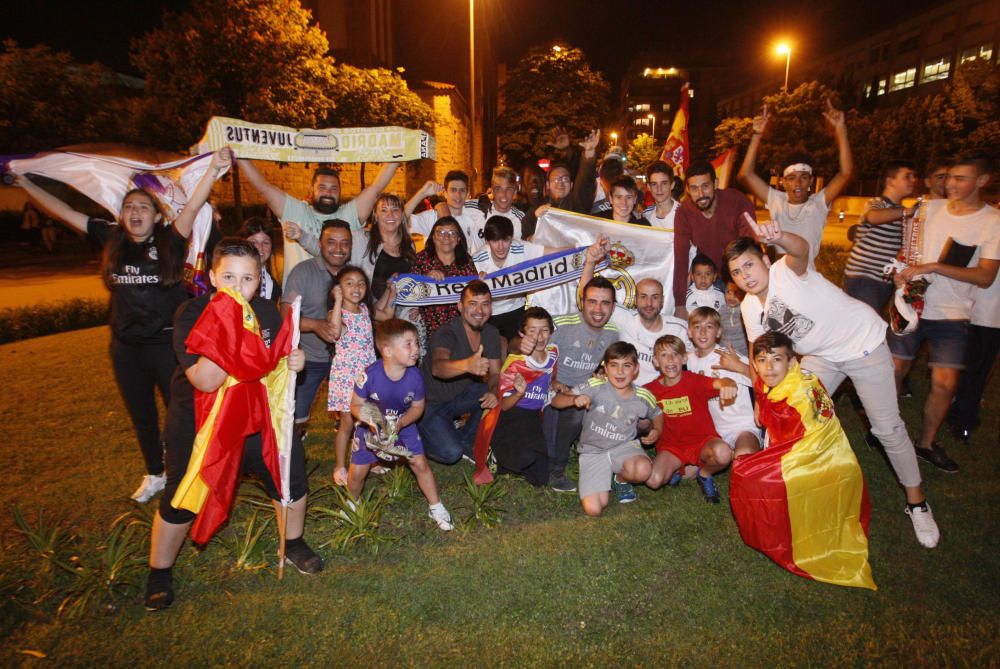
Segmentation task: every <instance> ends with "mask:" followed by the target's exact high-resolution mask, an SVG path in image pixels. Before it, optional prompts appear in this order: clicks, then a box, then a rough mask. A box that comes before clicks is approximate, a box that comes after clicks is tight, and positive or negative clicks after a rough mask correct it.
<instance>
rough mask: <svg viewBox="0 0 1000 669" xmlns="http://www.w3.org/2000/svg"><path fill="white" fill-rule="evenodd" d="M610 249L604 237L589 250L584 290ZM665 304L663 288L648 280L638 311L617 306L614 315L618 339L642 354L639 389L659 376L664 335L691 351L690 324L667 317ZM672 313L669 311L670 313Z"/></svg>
mask: <svg viewBox="0 0 1000 669" xmlns="http://www.w3.org/2000/svg"><path fill="white" fill-rule="evenodd" d="M608 247H609V240H608V238H607V237H606V236H605V235H601V236H600V237H599V238H598V240H597V242H595V243H594V245H593V246H591V247H590V248H589V249H587V258H586V260H585V261H584V265H583V274H582V275H581V276H580V285H581V286H586V285H587V284H588V283H589V282H590V280H591V279H592V278H593V277H594V267H595V266H596V265H597V263H599V262H600V261H601V260H603V259H604V256H606V255H607V254H608ZM582 301H583V300H582V299H581V302H582ZM663 302H664V294H663V284H662V283H660V282H659V281H657V280H656V279H653V278H645V279H642V280H641V281H639V282H638V283H637V284H636V285H635V310H634V311H633V310H631V309H626V308H625V307H623V306H621V305H619V304H616V305H615V308H614V311H613V312H612V313H611V323H612V324H613V325H614V326H615V327H617V328H618V333H619V338H620V339H621V340H622V341H627V342H629V343H630V344H632V345H633V346H635V350H636V351H637V352H638V354H639V377H638V378H637V379H636V380H635V384H636V385H638V386H644V385H646V384H647V383H649V382H650V381H652V380H653V379H656V378H659V376H660V374H659V372H658V371H657V369H656V367H654V366H653V345H654V344H655V343H656V340H657V339H659V338H660V337H662V336H664V335H674V336H675V337H677V338H678V339H680V340H681V341H683V342H684V345H685V346H687V347H688V348H692V345H691V340H690V339H689V338H688V331H687V330H688V326H687V323H686V322H685V321H683V320H681V319H679V318H674V317H673V316H664V315H663V312H664V309H663ZM669 311H671V309H668V310H667V312H668V313H669ZM692 350H693V348H692Z"/></svg>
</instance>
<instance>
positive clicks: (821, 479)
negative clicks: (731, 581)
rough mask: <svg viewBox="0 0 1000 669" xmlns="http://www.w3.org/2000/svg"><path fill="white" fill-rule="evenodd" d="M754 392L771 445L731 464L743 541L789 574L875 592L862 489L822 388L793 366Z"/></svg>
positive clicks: (868, 514)
mask: <svg viewBox="0 0 1000 669" xmlns="http://www.w3.org/2000/svg"><path fill="white" fill-rule="evenodd" d="M754 390H755V392H756V394H757V399H758V406H759V412H760V420H761V423H762V424H763V425H764V426H765V427H766V428H767V430H768V433H769V435H770V438H771V441H770V446H769V447H768V448H767V449H765V450H763V451H760V452H759V453H754V454H752V455H747V456H743V457H740V458H738V459H737V460H736V462H735V463H734V464H733V470H732V476H731V478H730V493H729V497H730V503H731V505H732V508H733V515H734V516H735V517H736V523H737V525H739V528H740V535H741V536H742V537H743V541H744V542H745V543H746V544H747V545H748V546H751V547H752V548H756V549H757V550H759V551H761V552H762V553H764V554H765V555H767V556H768V557H769V558H771V559H772V560H774V561H775V562H777V563H778V564H779V565H780V566H782V567H784V568H785V569H787V570H788V571H790V572H792V573H793V574H798V575H799V576H804V577H805V578H811V579H815V580H817V581H823V582H824V583H833V584H835V585H844V586H850V587H855V588H870V589H872V590H875V589H876V586H875V582H874V581H873V580H872V573H871V566H870V565H869V564H868V523H869V520H870V518H871V505H870V504H869V500H868V489H867V487H866V486H865V481H864V477H863V476H862V474H861V467H860V466H859V465H858V461H857V459H855V457H854V451H852V450H851V445H850V443H849V442H848V440H847V435H846V434H845V433H844V430H843V428H842V427H841V426H840V421H839V420H838V419H837V416H836V415H835V414H834V412H833V401H832V400H831V399H830V396H829V395H828V394H827V392H826V390H825V389H824V388H823V384H821V383H820V382H819V379H817V378H816V377H815V376H813V375H811V374H806V373H803V372H802V370H801V369H800V368H799V366H798V363H795V364H794V366H793V367H792V368H791V369H790V370H789V371H788V374H787V376H785V378H784V379H783V380H782V381H781V383H779V384H778V385H777V386H775V387H774V388H770V389H768V388H766V387H765V386H764V385H763V383H762V382H761V380H760V379H757V385H756V386H755V388H754Z"/></svg>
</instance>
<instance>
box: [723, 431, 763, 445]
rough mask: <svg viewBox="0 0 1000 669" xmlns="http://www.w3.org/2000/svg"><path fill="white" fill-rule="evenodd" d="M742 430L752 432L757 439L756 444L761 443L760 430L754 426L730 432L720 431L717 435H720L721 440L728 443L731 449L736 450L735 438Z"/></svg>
mask: <svg viewBox="0 0 1000 669" xmlns="http://www.w3.org/2000/svg"><path fill="white" fill-rule="evenodd" d="M744 432H749V433H750V434H752V435H753V436H754V437H755V438H756V439H757V444H758V445H762V443H761V440H760V430H758V429H757V428H755V427H754V428H750V429H745V430H733V431H731V432H720V433H719V436H720V437H722V441H724V442H726V443H727V444H729V448H731V449H732V450H736V440H737V439H738V438H739V436H740V435H741V434H743V433H744Z"/></svg>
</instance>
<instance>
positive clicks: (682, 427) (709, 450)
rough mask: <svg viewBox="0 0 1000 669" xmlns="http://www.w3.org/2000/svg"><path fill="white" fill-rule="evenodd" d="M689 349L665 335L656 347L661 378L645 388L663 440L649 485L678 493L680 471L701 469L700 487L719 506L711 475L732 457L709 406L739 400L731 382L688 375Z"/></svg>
mask: <svg viewBox="0 0 1000 669" xmlns="http://www.w3.org/2000/svg"><path fill="white" fill-rule="evenodd" d="M686 361H687V349H686V348H685V346H684V342H682V341H681V340H680V339H678V338H677V337H675V336H673V335H665V336H663V337H660V338H659V339H657V340H656V344H654V345H653V363H654V364H655V365H656V368H657V369H659V370H660V374H661V376H660V378H659V379H656V380H655V381H651V382H649V383H647V384H646V386H645V388H646V390H648V391H649V392H650V393H652V395H653V397H655V398H656V402H657V404H658V405H659V407H660V409H661V411H662V412H663V416H664V420H663V434H661V435H660V438H659V441H657V442H656V460H655V461H654V462H653V471H652V473H651V474H650V476H649V480H648V481H646V485H647V486H649V487H650V488H653V489H654V490H655V489H656V488H659V487H660V486H662V485H663V483H664V481H666V482H667V485H669V486H671V487H674V486H677V485H678V484H680V482H681V468H682V467H684V466H685V465H695V466H697V467H699V469H698V473H697V476H696V478H697V480H698V485H699V487H700V488H701V492H702V495H704V496H705V501H706V502H711V503H712V504H718V503H719V490H718V488H716V486H715V479H713V478H712V475H713V474H715V473H716V472H720V471H722V470H723V469H725V468H726V467H728V466H729V463H730V462H731V461H732V458H733V456H732V452H731V451H730V450H729V444H727V443H726V442H725V441H723V440H722V439H721V438H720V437H719V434H718V432H716V431H715V426H714V425H713V423H712V416H711V414H710V413H709V411H708V401H709V400H711V399H713V398H715V397H718V398H719V406H720V408H724V407H726V406H728V405H730V404H732V403H733V401H734V400H735V399H736V383H735V382H734V381H733V380H732V379H713V378H711V377H707V376H699V375H698V374H694V373H693V372H687V371H684V363H685V362H686Z"/></svg>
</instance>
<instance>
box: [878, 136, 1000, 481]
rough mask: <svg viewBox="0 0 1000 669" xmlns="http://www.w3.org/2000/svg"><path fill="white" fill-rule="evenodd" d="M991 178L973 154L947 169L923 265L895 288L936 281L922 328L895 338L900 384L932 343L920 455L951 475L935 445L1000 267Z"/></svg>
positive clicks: (930, 219) (930, 209)
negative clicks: (975, 314)
mask: <svg viewBox="0 0 1000 669" xmlns="http://www.w3.org/2000/svg"><path fill="white" fill-rule="evenodd" d="M989 180H990V165H989V162H988V161H987V160H986V159H985V158H982V157H979V156H974V155H968V156H961V157H959V158H957V159H956V160H955V161H954V163H953V164H952V166H951V167H950V168H949V169H948V180H947V182H946V184H945V191H946V192H947V194H948V199H947V200H931V201H930V202H927V203H925V206H926V207H927V212H926V217H925V218H924V226H923V247H922V257H923V260H924V261H925V262H924V263H923V264H920V265H915V266H912V267H907V268H906V269H904V270H903V271H902V272H899V273H898V274H897V275H896V277H895V281H896V285H902V284H903V282H906V281H912V280H914V279H915V278H917V277H926V278H928V279H929V280H930V284H929V285H928V286H927V291H926V292H925V293H924V310H923V313H922V314H921V316H920V320H919V321H918V324H917V329H916V331H915V332H912V333H910V334H908V335H904V336H899V335H896V334H894V333H892V332H890V333H889V348H890V350H891V351H892V357H893V360H894V362H895V365H896V380H897V385H899V384H901V383H902V380H903V379H904V378H905V377H906V375H907V373H908V372H909V371H910V367H911V366H912V365H913V359H914V358H916V356H917V352H918V350H919V349H920V346H921V344H922V343H923V342H924V341H925V340H926V341H928V342H929V344H930V358H929V360H928V363H927V365H928V366H929V367H930V368H931V391H930V393H929V394H928V396H927V401H926V403H925V404H924V412H923V430H922V432H921V435H920V441H919V443H918V445H917V456H918V457H920V458H921V459H923V460H925V461H927V462H929V463H931V464H932V465H934V466H935V467H937V468H938V469H941V470H942V471H945V472H957V471H958V464H957V463H955V461H954V460H952V459H951V458H950V457H948V455H947V454H946V453H945V451H944V449H943V448H941V446H940V445H938V444H937V443H936V442H935V441H934V439H935V437H936V436H937V431H938V429H939V428H940V427H941V423H942V421H944V418H945V416H946V415H947V413H948V408H949V407H950V405H951V401H952V399H953V398H954V396H955V390H956V388H957V387H958V379H959V375H960V374H961V371H962V369H963V368H964V367H965V348H966V339H967V337H968V329H969V319H970V317H971V315H972V309H973V305H974V303H975V295H976V291H977V288H978V289H985V288H988V287H989V286H990V285H991V284H992V283H993V280H994V279H995V278H996V276H997V269H998V268H1000V212H998V211H997V210H996V209H994V208H993V207H991V206H989V205H988V204H986V203H985V202H983V200H982V199H981V197H980V191H981V189H982V188H983V187H985V186H986V184H987V183H988V182H989Z"/></svg>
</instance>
